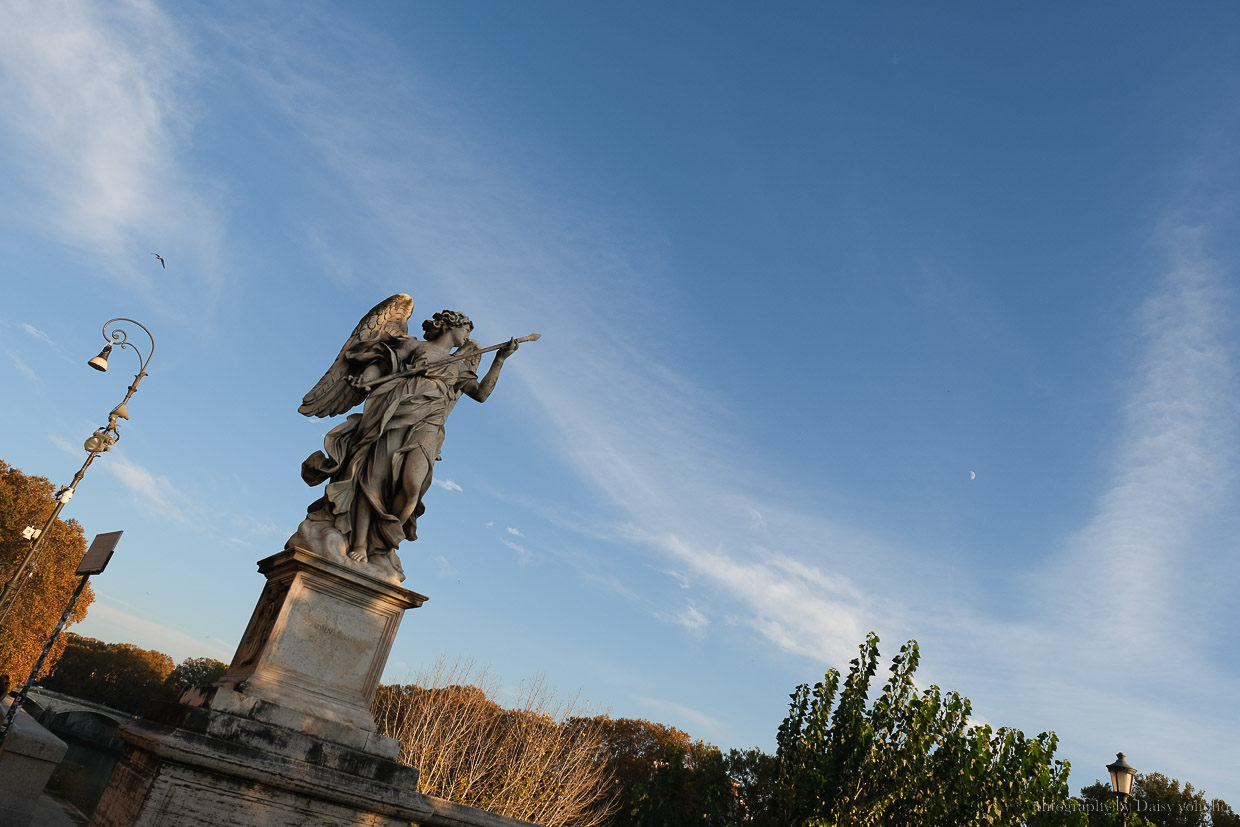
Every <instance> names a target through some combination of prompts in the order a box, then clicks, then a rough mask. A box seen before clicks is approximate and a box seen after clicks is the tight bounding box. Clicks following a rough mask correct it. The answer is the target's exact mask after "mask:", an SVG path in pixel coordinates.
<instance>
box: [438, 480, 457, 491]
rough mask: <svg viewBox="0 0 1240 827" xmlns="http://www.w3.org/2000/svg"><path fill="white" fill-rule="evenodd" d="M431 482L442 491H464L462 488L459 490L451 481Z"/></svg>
mask: <svg viewBox="0 0 1240 827" xmlns="http://www.w3.org/2000/svg"><path fill="white" fill-rule="evenodd" d="M433 482H434V483H435V485H438V486H439V487H440V488H442V489H443V490H444V491H463V490H464V489H463V488H461V486H460V485H458V484H457V483H455V482H453V481H452V480H433Z"/></svg>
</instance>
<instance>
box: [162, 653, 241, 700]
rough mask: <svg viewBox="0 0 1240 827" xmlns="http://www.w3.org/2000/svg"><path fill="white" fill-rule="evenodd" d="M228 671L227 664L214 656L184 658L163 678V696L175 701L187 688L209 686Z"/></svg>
mask: <svg viewBox="0 0 1240 827" xmlns="http://www.w3.org/2000/svg"><path fill="white" fill-rule="evenodd" d="M227 671H228V664H227V663H224V662H223V661H222V660H216V659H215V658H186V659H185V660H183V661H181V662H180V663H179V664H177V665H176V667H175V668H174V669H173V670H172V671H171V672H169V673H168V677H166V678H164V685H163V693H162V694H163V697H164V698H165V699H167V700H170V701H175V700H177V699H178V698H180V697H181V695H182V693H184V692H185V690H187V689H193V688H195V687H198V686H210V685H211V684H213V683H215V682H216V681H217V680H219V679H220V678H221V677H223V675H224V673H225V672H227Z"/></svg>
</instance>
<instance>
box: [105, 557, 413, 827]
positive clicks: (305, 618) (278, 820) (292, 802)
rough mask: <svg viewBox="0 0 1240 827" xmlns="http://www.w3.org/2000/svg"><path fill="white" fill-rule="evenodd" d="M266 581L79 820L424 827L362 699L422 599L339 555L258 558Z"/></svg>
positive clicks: (119, 825)
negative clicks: (217, 658)
mask: <svg viewBox="0 0 1240 827" xmlns="http://www.w3.org/2000/svg"><path fill="white" fill-rule="evenodd" d="M259 571H260V572H262V573H263V574H265V575H266V576H267V585H266V587H265V588H264V589H263V593H262V596H261V597H260V598H259V601H258V606H257V608H255V610H254V615H253V617H252V618H251V619H250V625H249V627H248V628H247V629H246V631H245V634H244V636H243V637H242V639H241V643H240V645H239V646H238V647H237V653H236V655H235V656H234V657H233V662H232V665H231V666H230V667H229V670H228V672H227V673H226V674H225V675H224V677H223V678H222V679H220V681H219V682H217V683H216V685H215V686H214V687H211V688H210V689H207V690H190V691H189V692H187V693H186V695H185V696H184V697H183V698H182V699H181V703H180V704H157V705H155V707H154V708H153V709H152V711H151V712H150V713H149V714H148V715H147V716H146V717H145V718H144V719H143V720H141V721H139V722H138V724H136V725H134V726H130V727H122V728H121V730H120V735H121V737H122V738H123V739H124V740H125V741H126V743H127V749H126V754H125V758H124V760H123V761H122V762H121V764H119V765H118V766H117V769H116V771H115V772H114V773H113V775H112V779H111V781H110V783H109V785H108V789H107V790H106V792H105V793H104V796H103V798H102V800H101V801H100V802H99V806H98V808H97V809H96V810H95V815H94V818H93V819H92V821H91V824H92V825H93V827H251V825H260V824H261V825H264V827H303V825H324V826H325V827H326V826H328V825H333V826H334V825H340V827H344V825H349V827H355V826H357V827H360V825H365V826H366V827H398V826H399V827H407V825H408V824H409V823H410V822H423V823H433V822H434V820H435V818H434V806H433V805H432V804H431V801H430V800H429V799H427V798H426V797H424V796H421V795H419V794H418V793H417V772H416V771H415V770H413V769H411V768H409V767H405V766H403V765H401V764H399V763H397V762H396V760H395V759H396V755H397V753H398V751H399V747H400V745H399V743H398V742H396V741H394V740H392V739H390V738H384V737H381V736H379V735H378V734H377V733H376V732H375V724H374V720H373V718H372V717H371V715H370V704H371V701H372V700H373V699H374V695H375V691H376V689H377V688H378V685H379V677H380V675H381V674H382V673H383V667H384V664H385V663H386V661H387V657H388V653H389V651H390V650H391V647H392V642H393V640H394V639H395V637H396V630H397V629H398V628H399V626H400V620H401V616H402V614H403V613H404V612H405V610H406V609H411V608H414V607H416V606H420V605H422V602H423V601H424V600H425V599H426V598H425V597H423V596H422V595H419V594H415V593H414V592H411V591H409V590H407V589H404V588H401V587H400V586H399V585H396V584H394V583H390V582H385V581H381V580H377V579H375V578H373V577H371V576H370V575H369V573H368V570H367V569H366V568H364V567H362V566H358V565H356V564H353V563H352V562H351V561H349V560H348V559H347V558H343V557H340V558H335V559H329V558H326V557H321V556H318V555H316V554H313V553H311V552H307V551H304V550H302V549H291V550H285V551H283V552H281V553H279V554H276V555H274V556H272V557H268V558H267V559H265V560H262V561H261V562H260V563H259Z"/></svg>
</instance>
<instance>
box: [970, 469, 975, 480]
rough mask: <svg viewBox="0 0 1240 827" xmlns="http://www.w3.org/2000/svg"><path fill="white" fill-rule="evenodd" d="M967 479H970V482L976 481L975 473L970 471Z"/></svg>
mask: <svg viewBox="0 0 1240 827" xmlns="http://www.w3.org/2000/svg"><path fill="white" fill-rule="evenodd" d="M969 479H971V480H975V479H977V472H976V471H970V472H969Z"/></svg>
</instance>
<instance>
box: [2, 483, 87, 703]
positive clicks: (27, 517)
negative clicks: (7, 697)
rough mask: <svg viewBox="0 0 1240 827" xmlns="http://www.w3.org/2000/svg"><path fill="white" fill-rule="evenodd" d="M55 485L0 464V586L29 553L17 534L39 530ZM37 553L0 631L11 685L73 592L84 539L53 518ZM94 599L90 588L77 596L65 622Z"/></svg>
mask: <svg viewBox="0 0 1240 827" xmlns="http://www.w3.org/2000/svg"><path fill="white" fill-rule="evenodd" d="M54 493H55V487H54V486H53V485H52V483H51V482H49V481H48V480H47V479H45V478H43V477H32V476H27V475H26V474H23V473H22V472H21V471H19V470H17V469H16V468H13V467H12V466H10V465H9V464H8V463H6V462H4V461H2V460H0V584H3V583H7V582H9V580H10V578H12V577H13V575H14V573H15V572H16V571H17V568H18V566H20V565H21V561H22V560H23V559H24V558H25V556H26V554H27V552H29V551H30V543H31V541H30V540H28V539H26V538H25V537H23V536H22V531H23V529H25V528H26V527H27V526H33V527H35V528H42V527H43V524H44V523H45V522H46V521H47V518H48V517H49V516H51V513H52V509H53V508H54V507H55V505H56V501H55V500H54V499H53V498H52V497H53V494H54ZM50 532H51V533H50V534H49V535H48V538H47V540H45V541H44V543H43V548H42V549H41V550H40V553H39V557H38V562H37V563H36V565H35V566H34V568H33V570H32V571H31V572H30V573H29V575H27V576H25V577H23V580H24V582H23V583H21V584H14V585H15V586H17V585H20V590H19V591H18V592H17V598H16V602H15V603H14V604H13V607H12V609H11V610H10V611H9V613H8V617H6V618H5V619H4V625H3V626H2V627H0V675H6V674H7V675H8V676H9V678H10V680H11V681H12V683H13V686H14V687H16V686H18V685H20V684H21V683H23V682H24V681H25V680H26V678H27V677H29V676H30V670H31V669H33V668H34V664H35V662H36V661H37V660H38V659H39V655H40V654H41V653H42V652H43V647H44V645H45V644H46V643H47V639H48V637H49V636H50V635H51V633H52V629H53V628H55V626H56V623H57V622H58V621H59V620H60V616H61V615H62V614H63V613H64V611H65V607H66V606H68V605H69V598H70V597H72V596H73V590H74V589H76V588H77V584H78V578H77V577H76V576H74V574H73V572H74V570H75V569H77V567H78V563H80V562H81V561H82V555H83V554H85V553H86V537H85V535H84V534H83V533H82V527H81V526H79V525H78V524H77V523H76V522H75V521H73V520H57V521H56V522H55V523H53V524H52V527H51V529H50ZM92 600H94V594H93V593H92V592H91V589H90V586H87V587H86V589H85V591H83V592H82V596H81V597H79V598H78V602H77V605H76V606H75V607H74V609H73V614H72V616H71V617H70V618H69V621H70V623H71V624H72V623H78V622H80V621H81V620H82V619H83V618H85V617H86V610H87V608H88V607H89V606H90V604H91V601H92ZM64 648H65V639H64V637H63V636H62V637H61V638H60V639H59V640H57V641H56V645H55V647H53V649H52V652H51V655H50V656H49V657H48V659H47V661H46V662H45V663H44V665H43V669H42V674H44V675H45V674H47V673H48V672H50V671H51V670H52V669H53V668H54V667H55V665H56V661H57V660H58V659H59V658H60V655H61V653H62V652H63V651H64Z"/></svg>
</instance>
